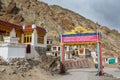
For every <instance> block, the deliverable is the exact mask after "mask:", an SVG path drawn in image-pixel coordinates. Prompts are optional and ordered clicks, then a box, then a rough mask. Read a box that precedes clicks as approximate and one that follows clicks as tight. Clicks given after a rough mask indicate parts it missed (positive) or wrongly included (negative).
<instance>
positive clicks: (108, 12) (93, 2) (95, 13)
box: [41, 0, 120, 32]
mask: <svg viewBox="0 0 120 80" xmlns="http://www.w3.org/2000/svg"><path fill="white" fill-rule="evenodd" d="M41 1H44V2H46V3H48V4H50V5H52V4H56V5H60V6H62V7H64V8H67V9H70V10H72V11H74V12H77V13H79V14H80V15H82V16H84V17H86V18H88V19H91V20H92V21H94V22H98V23H99V24H101V25H103V26H107V27H109V28H111V29H117V30H119V32H120V28H119V27H120V0H41Z"/></svg>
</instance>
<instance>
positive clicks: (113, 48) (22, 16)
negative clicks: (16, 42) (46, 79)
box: [0, 0, 120, 56]
mask: <svg viewBox="0 0 120 80" xmlns="http://www.w3.org/2000/svg"><path fill="white" fill-rule="evenodd" d="M0 19H1V20H4V21H8V22H12V23H15V24H19V25H23V24H25V25H28V24H29V25H30V24H32V23H35V24H36V25H38V26H40V27H43V28H46V29H47V30H48V35H49V36H53V37H58V36H59V33H63V32H65V31H69V30H71V29H73V28H74V27H75V26H78V25H80V26H84V27H86V28H90V29H93V30H95V31H96V30H99V31H101V32H102V34H103V47H104V49H103V52H104V53H105V54H106V55H108V54H110V53H111V54H110V55H111V56H113V55H114V56H115V55H116V56H117V54H118V53H119V52H120V33H119V32H118V31H117V30H110V29H109V28H107V27H105V26H101V25H99V24H97V23H94V22H93V21H91V20H89V19H86V18H85V17H83V16H81V15H79V14H77V13H75V12H72V11H70V10H67V9H64V8H61V7H59V6H57V5H48V4H46V3H44V2H41V1H37V0H0Z"/></svg>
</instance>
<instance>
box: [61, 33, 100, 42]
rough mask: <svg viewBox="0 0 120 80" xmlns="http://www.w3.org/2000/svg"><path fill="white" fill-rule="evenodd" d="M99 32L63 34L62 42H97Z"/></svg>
mask: <svg viewBox="0 0 120 80" xmlns="http://www.w3.org/2000/svg"><path fill="white" fill-rule="evenodd" d="M100 39H101V34H100V33H97V32H96V33H79V34H63V35H62V43H67V42H97V41H100Z"/></svg>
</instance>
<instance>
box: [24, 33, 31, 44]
mask: <svg viewBox="0 0 120 80" xmlns="http://www.w3.org/2000/svg"><path fill="white" fill-rule="evenodd" d="M24 43H31V35H28V34H25V35H24Z"/></svg>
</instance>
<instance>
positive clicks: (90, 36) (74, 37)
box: [60, 32, 103, 75]
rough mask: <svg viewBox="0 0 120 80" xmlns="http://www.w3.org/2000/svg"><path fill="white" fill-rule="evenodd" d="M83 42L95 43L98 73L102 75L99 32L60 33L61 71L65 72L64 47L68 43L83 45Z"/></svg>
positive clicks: (68, 44) (87, 43) (86, 43)
mask: <svg viewBox="0 0 120 80" xmlns="http://www.w3.org/2000/svg"><path fill="white" fill-rule="evenodd" d="M84 44H85V45H96V48H97V54H98V74H99V75H103V66H102V42H101V33H100V32H92V33H79V34H62V35H61V54H60V63H61V73H64V72H65V56H64V55H65V53H64V52H65V51H64V47H65V46H70V45H84Z"/></svg>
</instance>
